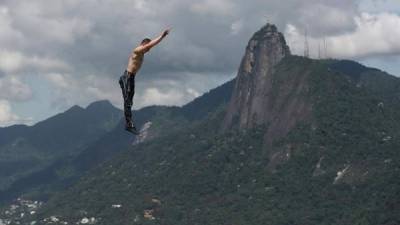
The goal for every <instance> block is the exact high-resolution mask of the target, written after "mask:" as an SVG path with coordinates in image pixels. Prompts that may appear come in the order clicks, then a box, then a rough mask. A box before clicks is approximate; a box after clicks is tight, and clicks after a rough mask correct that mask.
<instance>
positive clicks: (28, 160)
mask: <svg viewBox="0 0 400 225" xmlns="http://www.w3.org/2000/svg"><path fill="white" fill-rule="evenodd" d="M120 118H121V111H120V110H119V109H117V108H115V107H113V106H112V105H111V104H110V103H109V102H108V101H100V102H95V103H93V104H91V105H89V106H88V107H87V108H86V109H84V108H81V107H79V106H74V107H72V108H70V109H69V110H67V111H66V112H64V113H60V114H58V115H56V116H53V117H51V118H49V119H47V120H45V121H42V122H39V123H37V124H35V125H34V126H25V125H16V126H12V127H5V128H0V192H1V191H3V190H5V189H7V188H9V187H10V185H12V183H13V182H15V181H17V180H18V179H21V178H23V177H26V176H28V175H30V174H32V173H33V172H36V171H39V170H41V169H43V168H45V167H46V166H48V165H50V164H52V163H54V162H55V161H56V160H58V159H61V158H64V157H68V156H73V155H76V154H79V153H80V152H81V151H83V150H84V149H85V148H86V147H87V146H88V145H90V144H91V143H93V142H95V141H97V139H98V138H99V137H101V136H102V135H104V134H105V133H107V132H109V131H111V130H112V129H114V127H115V126H116V125H117V124H118V122H119V120H120ZM3 197H4V196H2V195H0V199H2V198H3Z"/></svg>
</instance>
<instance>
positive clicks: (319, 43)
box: [318, 40, 321, 59]
mask: <svg viewBox="0 0 400 225" xmlns="http://www.w3.org/2000/svg"><path fill="white" fill-rule="evenodd" d="M318 59H321V40H318Z"/></svg>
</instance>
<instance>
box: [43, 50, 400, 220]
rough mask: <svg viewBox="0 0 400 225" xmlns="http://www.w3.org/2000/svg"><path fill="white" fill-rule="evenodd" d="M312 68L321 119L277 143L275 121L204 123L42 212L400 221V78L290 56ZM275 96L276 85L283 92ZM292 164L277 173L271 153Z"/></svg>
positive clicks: (111, 168)
mask: <svg viewBox="0 0 400 225" xmlns="http://www.w3.org/2000/svg"><path fill="white" fill-rule="evenodd" d="M276 71H277V72H276V74H275V75H274V79H275V82H276V83H275V84H276V85H282V84H284V80H285V79H293V76H297V74H296V73H293V72H292V71H301V72H302V73H304V72H307V73H309V74H310V76H309V77H308V81H307V82H308V87H309V88H308V91H307V93H303V94H304V95H306V96H307V98H308V99H310V100H311V101H312V103H313V118H312V119H311V120H310V121H307V122H305V123H302V124H298V126H297V127H296V128H295V129H293V130H292V131H291V132H290V133H289V134H288V135H287V136H286V137H285V138H283V139H281V140H278V141H275V142H274V143H273V144H272V145H271V146H265V144H264V143H263V140H264V134H265V132H266V131H267V130H268V124H266V125H265V126H261V127H257V128H255V129H252V130H232V131H230V132H228V133H221V132H220V129H219V128H220V122H221V121H222V119H223V117H224V108H225V107H224V106H225V104H221V105H220V106H219V107H215V108H214V109H213V112H212V113H210V114H208V117H207V118H204V119H202V120H197V121H194V122H191V123H190V124H189V123H186V124H185V126H184V127H180V128H179V129H177V130H174V131H171V132H168V134H167V135H165V136H162V137H155V138H154V139H153V140H152V141H149V142H145V143H142V144H139V145H136V146H133V147H130V148H129V149H128V150H127V151H125V152H123V153H121V154H120V155H119V156H117V157H115V158H114V159H112V160H111V161H109V162H106V163H104V164H101V165H100V166H99V167H98V168H97V169H96V170H94V171H92V172H91V173H89V174H87V175H86V176H84V177H82V178H81V180H80V181H79V182H78V184H77V185H75V186H74V187H72V188H71V189H70V190H69V191H67V192H64V193H62V194H59V195H57V196H56V197H55V198H53V199H52V200H50V202H49V203H48V204H47V205H46V207H45V208H44V209H43V210H42V211H41V212H40V213H39V214H38V215H37V218H38V219H43V218H46V217H50V216H57V217H58V218H60V219H61V220H62V221H68V222H70V223H75V222H77V221H80V220H81V219H82V218H85V217H88V218H91V217H94V218H95V220H96V224H107V225H112V224H116V225H117V224H199V225H200V224H208V225H213V224H215V225H217V224H218V225H220V224H242V225H245V224H249V225H250V224H276V225H278V224H279V225H281V224H282V225H283V224H316V225H317V224H318V225H320V224H338V225H339V224H340V225H345V224H349V225H350V224H352V225H354V224H360V225H368V224H371V225H376V224H387V225H389V224H390V225H395V224H399V223H400V213H399V212H400V203H399V201H398V199H400V179H399V178H400V153H399V149H400V102H399V94H400V88H399V87H400V81H399V79H398V78H395V77H392V76H390V75H387V74H385V73H383V72H381V71H378V70H375V69H370V68H366V67H363V66H362V65H359V64H357V63H354V62H351V61H335V60H324V61H315V60H310V59H305V58H302V57H288V58H286V59H285V60H283V61H282V62H281V63H280V65H278V66H277V69H276ZM276 90H279V88H277V89H276ZM276 152H281V153H282V152H283V153H285V154H283V156H284V157H283V158H282V159H281V160H280V161H279V162H278V163H277V164H276V165H274V166H273V167H271V165H270V164H271V157H272V155H273V153H276Z"/></svg>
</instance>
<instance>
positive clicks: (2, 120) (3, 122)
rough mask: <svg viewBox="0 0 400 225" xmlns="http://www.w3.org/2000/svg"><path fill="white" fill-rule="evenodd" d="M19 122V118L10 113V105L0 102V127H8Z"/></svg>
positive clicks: (3, 101)
mask: <svg viewBox="0 0 400 225" xmlns="http://www.w3.org/2000/svg"><path fill="white" fill-rule="evenodd" d="M18 121H19V117H18V116H17V115H15V114H14V113H12V111H11V106H10V103H9V102H8V101H6V100H0V126H2V127H3V126H9V125H11V124H14V123H16V122H18Z"/></svg>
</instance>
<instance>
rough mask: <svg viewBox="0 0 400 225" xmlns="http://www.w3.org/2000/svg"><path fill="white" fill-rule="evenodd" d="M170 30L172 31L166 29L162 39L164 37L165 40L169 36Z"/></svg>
mask: <svg viewBox="0 0 400 225" xmlns="http://www.w3.org/2000/svg"><path fill="white" fill-rule="evenodd" d="M170 30H171V29H166V30H165V31H164V32H163V33H162V37H163V38H164V37H166V36H167V35H168V34H169V32H170Z"/></svg>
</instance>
